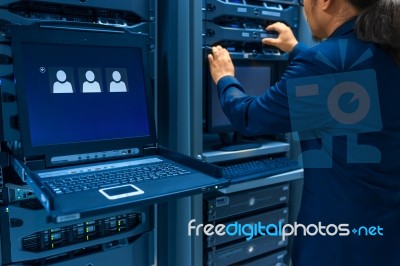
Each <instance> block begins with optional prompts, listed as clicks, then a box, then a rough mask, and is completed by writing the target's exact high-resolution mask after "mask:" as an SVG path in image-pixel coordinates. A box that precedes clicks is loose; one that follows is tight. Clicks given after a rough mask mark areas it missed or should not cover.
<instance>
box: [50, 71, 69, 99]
mask: <svg viewBox="0 0 400 266" xmlns="http://www.w3.org/2000/svg"><path fill="white" fill-rule="evenodd" d="M56 77H57V81H56V82H54V84H53V93H74V90H73V89H72V85H71V82H69V81H67V74H65V72H64V71H63V70H58V71H57V73H56Z"/></svg>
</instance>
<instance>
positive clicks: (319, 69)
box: [208, 0, 400, 266]
mask: <svg viewBox="0 0 400 266" xmlns="http://www.w3.org/2000/svg"><path fill="white" fill-rule="evenodd" d="M299 3H300V4H302V5H304V12H305V15H306V17H307V21H308V24H309V26H310V29H311V32H312V34H313V37H314V38H315V39H317V40H320V41H321V42H320V44H318V45H316V46H314V47H312V48H310V49H306V48H305V47H304V45H302V44H301V43H298V41H297V40H296V39H295V37H294V36H293V33H292V32H291V30H290V28H288V27H287V26H286V25H285V24H283V23H275V24H272V25H270V26H269V27H267V30H273V31H277V32H278V33H279V36H278V37H277V38H276V39H270V38H268V39H264V40H263V43H264V44H267V45H274V46H276V47H278V48H279V49H281V50H282V51H285V52H288V53H289V60H290V64H289V66H288V68H287V69H286V71H285V72H284V74H283V75H282V77H281V79H280V81H278V82H277V83H276V84H274V85H273V86H271V88H268V89H267V90H266V91H265V93H264V94H263V95H262V96H259V97H252V96H248V95H246V93H245V91H246V90H245V89H246V88H243V87H242V85H241V84H240V83H239V82H238V80H236V79H235V77H234V73H235V69H234V65H233V63H232V61H231V58H230V56H229V52H228V51H227V50H226V49H224V48H222V47H221V46H215V47H213V48H212V52H211V53H210V55H209V56H208V60H209V65H210V72H211V76H212V78H213V81H214V82H215V83H216V84H217V89H218V94H219V98H220V102H221V105H222V108H223V110H224V112H225V114H226V115H227V117H228V118H229V119H230V121H231V123H232V124H233V126H234V127H235V129H236V130H237V131H239V132H240V133H242V134H244V135H251V136H254V135H264V134H271V133H278V132H293V131H296V132H298V136H299V140H300V144H301V149H302V157H301V158H302V163H303V168H304V185H303V192H302V199H301V204H300V212H299V215H298V218H297V221H296V222H297V223H298V224H302V225H304V226H309V227H308V229H309V230H308V232H305V233H304V230H300V229H299V231H298V232H297V236H295V237H294V242H293V247H292V262H293V265H294V266H331V265H332V266H333V265H335V266H346V265H352V266H354V265H356V266H358V265H360V266H368V265H370V266H378V265H385V266H395V265H400V108H398V106H399V103H400V67H399V65H400V1H398V0H304V1H300V0H299ZM306 231H307V230H306Z"/></svg>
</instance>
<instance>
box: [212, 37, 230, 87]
mask: <svg viewBox="0 0 400 266" xmlns="http://www.w3.org/2000/svg"><path fill="white" fill-rule="evenodd" d="M208 62H209V65H210V73H211V77H212V79H213V81H214V83H215V84H217V83H218V81H219V80H220V79H221V78H222V77H224V76H234V75H235V67H234V66H233V63H232V60H231V57H230V55H229V52H228V50H226V49H224V48H222V47H221V46H219V45H218V46H214V47H212V50H211V54H209V55H208Z"/></svg>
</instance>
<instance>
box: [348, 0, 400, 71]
mask: <svg viewBox="0 0 400 266" xmlns="http://www.w3.org/2000/svg"><path fill="white" fill-rule="evenodd" d="M348 1H349V2H350V3H351V4H352V5H353V6H355V7H356V8H358V9H359V10H360V11H361V12H360V15H359V16H358V19H357V22H356V29H355V30H356V33H357V37H358V38H359V39H361V40H364V41H369V42H374V43H377V44H378V45H380V46H381V47H382V48H383V49H385V50H386V51H387V52H388V53H390V54H391V55H392V56H393V58H394V59H395V61H396V62H397V64H400V1H399V0H348Z"/></svg>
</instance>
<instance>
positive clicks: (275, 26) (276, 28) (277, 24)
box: [265, 22, 285, 33]
mask: <svg viewBox="0 0 400 266" xmlns="http://www.w3.org/2000/svg"><path fill="white" fill-rule="evenodd" d="M284 27H285V24H283V23H282V22H275V23H274V24H271V25H268V26H267V27H266V28H265V29H266V30H267V31H277V32H278V33H279V32H281V31H282V30H283V29H284Z"/></svg>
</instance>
